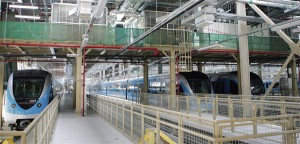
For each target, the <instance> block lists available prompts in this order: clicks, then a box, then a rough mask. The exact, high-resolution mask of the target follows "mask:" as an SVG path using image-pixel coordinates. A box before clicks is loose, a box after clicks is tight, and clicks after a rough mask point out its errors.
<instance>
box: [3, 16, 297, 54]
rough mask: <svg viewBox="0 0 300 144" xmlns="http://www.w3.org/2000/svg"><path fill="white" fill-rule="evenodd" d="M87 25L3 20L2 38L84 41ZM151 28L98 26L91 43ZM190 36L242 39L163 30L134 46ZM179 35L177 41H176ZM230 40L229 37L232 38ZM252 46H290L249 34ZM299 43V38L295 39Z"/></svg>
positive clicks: (123, 40)
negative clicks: (180, 33) (83, 35)
mask: <svg viewBox="0 0 300 144" xmlns="http://www.w3.org/2000/svg"><path fill="white" fill-rule="evenodd" d="M86 28H87V25H71V24H51V23H24V22H0V38H2V39H3V38H7V39H19V40H31V41H44V42H47V41H51V42H66V41H67V42H68V41H70V42H72V41H77V42H80V41H81V38H82V34H83V33H84V32H85V30H86ZM147 30H148V29H145V30H144V29H129V28H112V27H105V26H99V25H94V26H93V28H92V30H91V32H90V33H89V44H93V45H107V46H124V45H126V44H128V43H130V42H132V41H133V40H134V39H136V38H137V37H139V36H140V35H142V34H143V33H144V32H145V31H147ZM184 37H185V38H188V37H189V42H191V43H194V45H195V46H207V45H211V44H214V43H215V42H220V41H224V40H226V41H225V42H221V46H222V47H224V48H225V49H226V48H228V49H237V46H238V41H237V39H236V38H234V35H227V34H213V33H193V32H186V33H185V35H184V36H182V35H179V34H178V31H175V30H167V29H160V30H157V31H155V32H153V33H152V34H150V35H149V36H148V37H146V38H145V39H144V40H142V41H140V42H138V43H137V44H135V45H134V46H138V47H142V46H144V45H145V44H146V45H177V44H178V42H179V41H180V40H178V39H182V38H184ZM176 38H177V40H176ZM228 39H229V40H228ZM248 41H249V49H250V50H255V51H273V52H289V51H290V48H289V46H288V45H287V44H286V43H285V42H284V41H283V40H282V39H281V38H279V37H256V36H248ZM294 41H295V42H297V41H298V40H296V39H294Z"/></svg>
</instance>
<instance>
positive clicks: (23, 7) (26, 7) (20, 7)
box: [9, 5, 38, 9]
mask: <svg viewBox="0 0 300 144" xmlns="http://www.w3.org/2000/svg"><path fill="white" fill-rule="evenodd" d="M9 7H10V8H17V9H38V7H37V6H26V5H9Z"/></svg>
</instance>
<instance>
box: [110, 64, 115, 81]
mask: <svg viewBox="0 0 300 144" xmlns="http://www.w3.org/2000/svg"><path fill="white" fill-rule="evenodd" d="M115 76H116V65H113V66H112V73H111V78H112V79H113V80H114V79H115Z"/></svg>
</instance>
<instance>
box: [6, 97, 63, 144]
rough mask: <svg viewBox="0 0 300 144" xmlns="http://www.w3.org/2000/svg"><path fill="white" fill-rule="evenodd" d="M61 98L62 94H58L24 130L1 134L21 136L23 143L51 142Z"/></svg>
mask: <svg viewBox="0 0 300 144" xmlns="http://www.w3.org/2000/svg"><path fill="white" fill-rule="evenodd" d="M60 99H61V96H60V95H59V96H56V97H55V98H54V100H53V101H52V102H51V103H50V104H49V105H48V106H47V107H46V108H45V109H44V111H43V112H42V113H41V114H39V115H38V117H36V118H35V119H34V120H33V121H32V122H31V123H30V124H29V125H28V126H27V128H26V129H25V130H24V131H0V136H4V137H20V140H21V144H49V143H50V138H51V135H52V131H53V128H54V125H55V122H56V119H57V114H58V109H59V102H60Z"/></svg>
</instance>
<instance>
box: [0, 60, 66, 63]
mask: <svg viewBox="0 0 300 144" xmlns="http://www.w3.org/2000/svg"><path fill="white" fill-rule="evenodd" d="M0 62H55V63H58V62H59V63H61V62H70V61H65V60H0Z"/></svg>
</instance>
